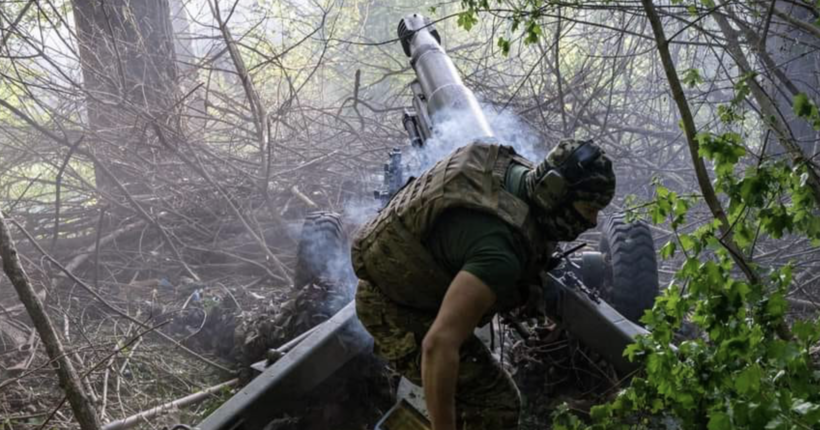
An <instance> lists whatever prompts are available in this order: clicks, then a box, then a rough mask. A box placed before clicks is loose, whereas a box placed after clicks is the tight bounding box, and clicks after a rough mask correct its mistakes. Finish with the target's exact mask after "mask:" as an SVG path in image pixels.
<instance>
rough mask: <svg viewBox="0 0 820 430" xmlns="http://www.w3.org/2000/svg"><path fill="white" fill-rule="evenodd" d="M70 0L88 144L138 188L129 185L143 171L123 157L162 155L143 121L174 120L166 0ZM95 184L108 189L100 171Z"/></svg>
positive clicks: (170, 30) (174, 75)
mask: <svg viewBox="0 0 820 430" xmlns="http://www.w3.org/2000/svg"><path fill="white" fill-rule="evenodd" d="M72 5H73V9H74V19H75V22H76V24H77V33H78V36H79V37H78V38H79V51H80V60H81V63H82V70H83V80H84V87H85V90H86V94H87V100H88V103H87V107H88V122H89V125H90V127H91V130H92V131H93V132H94V134H95V137H96V139H94V143H93V145H94V149H95V151H97V154H98V158H100V159H102V160H103V161H104V162H110V166H113V168H114V170H115V173H116V174H117V175H118V177H119V178H120V179H121V180H122V181H123V182H124V183H125V184H126V187H127V188H128V189H129V190H133V191H136V192H138V191H142V190H140V189H139V188H138V187H136V185H135V184H136V183H139V181H138V179H140V178H141V177H143V176H144V174H145V171H144V170H143V171H138V169H135V168H134V167H136V166H128V164H133V163H128V161H132V162H133V161H135V160H139V159H143V160H149V161H153V160H155V159H157V158H159V157H160V156H161V154H160V153H159V151H158V150H157V149H156V146H154V148H151V147H150V146H149V145H148V142H147V139H146V138H147V136H148V133H147V130H148V127H146V126H145V124H146V122H150V121H152V120H156V121H159V122H161V123H174V122H175V121H176V120H177V116H176V115H174V114H173V112H172V110H173V107H174V103H175V97H174V96H175V93H176V89H177V86H176V84H177V82H176V81H177V70H176V58H175V53H174V35H173V28H172V25H171V12H170V7H169V4H168V0H72ZM143 166H144V164H143ZM109 168H111V167H109ZM106 184H108V185H109V186H106ZM97 185H98V186H100V187H102V188H103V189H105V190H107V191H112V192H114V189H113V187H111V186H110V183H109V182H108V181H107V180H106V178H105V177H104V175H100V174H97ZM115 194H116V193H115Z"/></svg>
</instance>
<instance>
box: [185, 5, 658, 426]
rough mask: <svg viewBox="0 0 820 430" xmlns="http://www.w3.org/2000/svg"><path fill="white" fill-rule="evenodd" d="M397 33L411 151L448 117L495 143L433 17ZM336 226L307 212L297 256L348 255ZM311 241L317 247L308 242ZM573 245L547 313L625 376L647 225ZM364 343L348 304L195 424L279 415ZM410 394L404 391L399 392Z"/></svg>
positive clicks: (654, 277) (393, 160)
mask: <svg viewBox="0 0 820 430" xmlns="http://www.w3.org/2000/svg"><path fill="white" fill-rule="evenodd" d="M398 36H399V39H400V41H401V46H402V49H403V50H404V53H405V54H406V55H407V56H408V58H409V59H410V64H411V65H412V67H413V69H414V71H415V72H416V79H415V80H414V81H413V82H411V83H410V88H411V89H412V92H413V100H412V108H409V109H406V110H405V112H404V115H403V118H402V124H403V126H404V128H405V130H406V132H407V135H408V138H409V142H410V145H411V147H412V148H415V149H417V150H420V151H422V152H423V151H424V148H425V145H426V144H427V143H428V142H429V141H430V140H431V139H434V138H436V136H437V130H436V126H437V125H438V124H441V123H444V122H446V121H448V120H452V119H453V118H458V120H459V121H461V122H462V125H463V129H464V130H465V137H466V138H467V139H468V140H469V141H476V140H487V141H492V140H494V139H495V135H494V133H493V130H492V128H491V126H490V123H489V122H488V120H487V118H486V116H485V115H484V112H483V111H482V109H481V106H480V104H479V102H478V100H477V99H476V97H475V95H474V94H473V93H472V91H470V89H469V88H467V87H466V86H465V85H464V83H463V82H462V80H461V77H460V76H459V74H458V72H457V70H456V68H455V66H454V65H453V63H452V60H451V59H450V58H449V56H448V55H447V54H446V52H445V51H444V48H443V47H442V45H441V37H440V35H439V33H438V31H437V30H436V29H435V27H434V26H433V25H432V23H431V22H430V21H429V20H428V19H426V18H424V17H423V16H421V15H419V14H413V15H409V16H407V17H405V18H403V19H402V20H401V21H400V22H399V26H398ZM502 143H503V142H502ZM388 157H389V159H388V161H387V163H385V165H384V176H383V181H382V185H381V187H380V188H379V189H378V190H376V191H375V192H374V197H375V198H376V199H377V200H378V201H379V202H381V204H382V205H385V204H386V203H387V202H388V201H389V200H390V198H391V197H392V196H393V195H394V194H395V193H396V192H397V191H398V190H399V189H400V188H401V187H402V186H403V185H404V184H405V183H406V182H407V180H408V178H407V177H406V174H405V172H404V170H405V166H404V164H403V160H402V151H401V149H398V148H396V149H393V150H392V151H390V152H389V154H388ZM340 222H341V221H340V218H339V217H338V216H337V215H335V214H332V213H328V212H317V213H314V214H311V215H309V217H308V219H307V220H306V222H305V225H304V227H303V232H302V241H301V243H300V245H299V249H300V251H299V253H300V254H301V253H302V251H301V250H302V249H307V248H310V247H315V246H320V247H322V248H338V250H339V252H342V253H344V254H345V255H349V254H348V253H349V250H348V248H349V244H348V243H347V238H346V236H345V235H344V229H343V228H341V225H340ZM317 237H318V238H320V241H321V244H319V245H317V244H316V243H314V242H312V241H316V240H317V239H316V238H317ZM578 248H580V247H571V248H570V250H569V252H564V253H562V254H561V255H559V256H558V258H559V259H560V261H558V264H557V265H556V266H555V267H553V268H550V269H549V270H545V271H544V272H542V276H541V277H542V280H543V287H544V291H545V297H546V310H547V314H548V316H549V317H550V319H552V320H554V321H556V322H558V323H559V324H561V325H562V326H563V327H564V329H565V330H567V331H568V332H569V333H571V334H572V335H573V336H574V337H576V338H578V339H579V340H580V341H581V342H583V343H584V344H586V345H587V346H588V347H590V348H591V349H593V350H595V351H596V352H598V353H599V354H600V355H602V356H603V357H605V358H606V359H607V360H608V361H609V362H610V363H612V364H613V366H614V367H615V368H616V369H617V370H618V372H619V373H621V374H623V375H628V374H630V373H631V372H633V371H634V370H635V365H634V364H633V363H630V362H629V361H627V360H626V359H625V358H624V357H623V356H622V352H623V350H624V348H625V347H626V346H627V345H628V344H629V343H631V342H632V341H633V339H634V337H635V336H637V335H640V334H643V333H646V331H645V330H644V329H643V328H642V327H640V326H639V325H637V324H636V323H635V322H636V321H637V319H638V318H639V317H640V316H641V315H642V314H643V311H644V310H645V309H647V308H649V307H651V305H652V303H653V301H654V298H655V297H656V296H657V294H658V273H657V262H656V257H655V249H654V244H653V241H652V236H651V233H650V231H649V229H648V227H647V226H646V224H644V223H643V222H635V223H630V222H627V221H626V220H625V218H624V217H623V216H622V215H613V216H610V217H609V218H608V219H607V220H606V221H605V222H604V223H603V226H602V228H601V231H600V241H599V250H598V251H586V252H581V253H580V254H578V255H574V254H573V251H577V250H578ZM323 270H326V267H325V266H322V265H321V264H314V263H310V262H304V261H300V262H299V263H298V266H297V278H299V279H308V278H310V277H311V276H322V273H321V272H322V271H323ZM610 303H611V304H610ZM363 334H364V335H363ZM370 345H371V344H370V342H369V341H367V336H366V332H365V331H364V329H363V328H362V327H361V324H360V323H359V322H358V320H357V319H356V315H355V308H354V305H353V303H349V304H348V305H347V306H345V307H344V308H343V309H342V310H341V311H339V312H338V313H337V314H336V315H335V316H333V317H332V318H331V319H329V320H328V321H326V322H324V323H322V324H321V325H319V326H317V327H315V328H314V329H312V330H310V331H308V332H307V333H305V334H304V335H303V336H300V337H298V338H296V339H294V341H292V342H290V343H289V344H286V345H284V346H282V347H280V348H278V349H277V350H276V352H277V356H278V359H277V360H276V361H275V362H272V363H271V362H266V361H264V360H263V361H261V362H259V363H257V364H256V365H255V368H256V369H257V370H258V371H259V372H260V374H259V376H257V377H256V378H255V379H254V380H253V381H251V383H250V384H248V385H247V386H246V387H244V388H243V389H242V390H241V391H240V392H239V393H238V394H236V395H235V396H233V397H232V398H231V399H229V400H228V401H227V402H226V403H225V404H223V405H222V406H221V407H220V408H219V409H217V410H216V411H215V412H214V413H213V414H211V415H210V416H208V417H207V418H205V420H204V421H202V422H201V423H200V424H199V425H198V426H197V427H196V428H198V429H201V430H227V429H256V428H262V427H264V426H265V425H266V424H267V422H268V421H270V420H271V419H272V418H273V417H274V416H275V415H276V414H278V413H281V412H282V409H281V408H282V407H286V405H287V404H288V400H292V399H294V398H297V397H298V396H301V395H303V394H306V393H308V392H309V391H310V390H311V389H313V388H314V387H316V386H317V385H318V384H319V383H321V382H322V381H323V380H324V379H326V378H327V377H329V376H330V375H331V374H332V373H333V372H335V371H336V370H337V369H338V368H340V367H341V366H342V365H343V364H344V363H345V362H347V361H348V360H350V359H351V358H353V357H355V356H356V355H357V354H360V353H361V352H362V351H365V350H367V349H368V348H369V347H370ZM406 392H407V390H405V391H401V390H400V395H401V393H406ZM416 403H418V402H416ZM407 413H408V412H407V402H404V403H402V401H400V402H399V404H397V406H396V407H394V408H393V409H392V410H391V412H390V413H388V415H387V416H386V417H385V419H383V420H382V421H381V422H380V424H379V425H380V426H382V428H385V429H390V428H399V427H390V425H391V423H394V422H396V421H395V420H399V421H402V420H405V419H404V418H391V416H393V417H398V416H402V414H405V415H406V414H407ZM391 414H392V415H391ZM412 414H413V413H411V415H412ZM391 419H392V420H393V421H391ZM402 422H406V420H405V421H402ZM402 428H409V427H402Z"/></svg>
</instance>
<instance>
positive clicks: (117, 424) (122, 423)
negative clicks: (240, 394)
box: [103, 378, 239, 430]
mask: <svg viewBox="0 0 820 430" xmlns="http://www.w3.org/2000/svg"><path fill="white" fill-rule="evenodd" d="M238 382H239V379H238V378H235V379H231V380H230V381H227V382H223V383H221V384H219V385H214V386H213V387H209V388H206V389H204V390H202V391H199V392H197V393H194V394H191V395H189V396H185V397H183V398H181V399H177V400H174V401H173V402H168V403H166V404H164V405H160V406H157V407H155V408H151V409H148V410H147V411H143V412H140V413H138V414H136V415H132V416H130V417H128V418H125V419H122V420H119V421H114V422H111V423H108V424H106V425H105V427H103V430H125V429H129V428H131V427H134V426H136V425H137V424H141V423H143V422H145V421H146V420H149V419H151V418H154V417H155V416H157V415H159V414H161V413H162V412H164V411H167V410H171V409H176V408H182V407H186V406H191V405H195V404H197V403H200V402H202V401H203V400H205V399H207V398H208V397H209V396H210V395H211V394H213V393H216V392H218V391H220V390H222V389H225V388H227V387H232V386H234V385H236V384H237V383H238Z"/></svg>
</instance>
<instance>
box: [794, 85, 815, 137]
mask: <svg viewBox="0 0 820 430" xmlns="http://www.w3.org/2000/svg"><path fill="white" fill-rule="evenodd" d="M792 108H793V109H794V114H795V115H797V116H799V117H800V118H803V119H806V120H808V121H809V123H810V124H811V125H812V127H814V129H815V130H820V111H818V109H817V105H815V104H814V103H812V101H811V100H810V99H809V97H808V96H807V95H806V94H804V93H799V94H797V95H796V96H794V99H792Z"/></svg>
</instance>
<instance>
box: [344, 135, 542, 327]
mask: <svg viewBox="0 0 820 430" xmlns="http://www.w3.org/2000/svg"><path fill="white" fill-rule="evenodd" d="M511 163H517V164H521V165H524V166H526V167H528V168H532V167H533V165H532V163H531V162H530V161H529V160H527V159H525V158H523V157H520V156H518V155H517V154H516V153H515V150H513V148H512V147H509V146H503V145H496V144H487V143H473V144H471V145H467V146H464V147H462V148H459V149H457V150H455V151H454V152H452V153H451V154H450V155H449V156H447V157H445V158H444V159H442V160H440V161H439V162H438V163H436V164H435V165H434V166H433V167H431V168H430V169H428V170H426V171H424V172H423V173H422V174H421V175H420V176H419V177H418V178H410V180H408V182H407V183H406V184H405V185H404V187H402V189H401V190H399V191H398V192H397V193H396V194H395V195H394V196H393V197H392V198H391V200H390V202H389V203H388V205H387V206H386V207H384V208H383V209H382V210H381V211H380V212H379V214H378V215H377V216H376V217H375V218H374V219H372V220H370V221H369V222H368V223H366V224H365V225H364V226H362V228H361V229H359V231H358V232H357V233H356V236H355V238H354V241H353V250H352V259H353V269H354V270H355V272H356V275H357V276H358V277H359V278H360V279H364V280H366V281H368V282H370V283H372V284H374V285H376V286H377V287H378V288H379V289H380V290H381V291H382V292H384V294H385V295H387V296H388V297H389V298H390V299H392V300H393V301H395V302H397V303H398V304H401V305H404V306H408V307H411V308H415V309H418V310H422V311H429V312H437V311H438V308H439V306H440V305H441V302H442V300H443V299H444V293H445V292H446V291H447V288H448V287H449V285H450V282H451V281H452V279H453V276H452V275H450V274H448V273H447V272H446V271H445V270H444V269H442V268H441V267H440V266H439V264H438V263H437V262H436V261H435V260H434V258H433V256H432V255H431V254H430V252H429V251H428V250H427V249H426V248H425V246H424V245H423V244H424V242H425V240H426V238H427V236H428V233H429V232H430V231H431V229H432V227H433V226H434V225H435V222H436V220H437V219H438V217H439V216H440V215H441V214H442V213H444V211H446V210H448V209H451V208H469V209H473V210H477V211H482V212H485V213H489V214H492V215H495V216H497V217H498V218H500V219H502V220H503V221H504V222H506V223H507V224H508V225H510V226H511V227H513V230H514V231H516V232H517V233H518V234H519V235H520V238H521V239H523V242H524V243H525V246H526V247H527V250H528V255H529V258H528V261H529V264H528V265H527V268H526V269H525V276H524V277H523V282H522V283H521V285H519V288H516V292H515V297H498V298H497V300H496V306H494V307H493V309H491V311H490V313H488V314H489V315H492V314H494V313H495V312H505V311H508V310H510V309H512V308H514V307H517V306H521V305H523V304H524V301H525V300H526V291H527V289H526V286H527V284H535V283H538V280H537V279H538V273H539V271H540V269H541V267H543V263H544V262H545V261H546V257H547V256H549V255H550V254H551V252H552V250H553V249H554V244H552V243H547V241H546V240H545V239H544V235H543V234H542V232H541V231H540V228H539V226H538V225H537V224H536V222H535V217H534V216H533V215H532V214H531V213H530V207H529V205H528V204H527V202H525V201H524V200H522V199H521V198H518V197H516V196H515V195H513V194H512V193H510V192H508V191H507V190H506V189H504V178H505V175H506V172H507V168H508V167H509V166H510V164H511Z"/></svg>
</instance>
